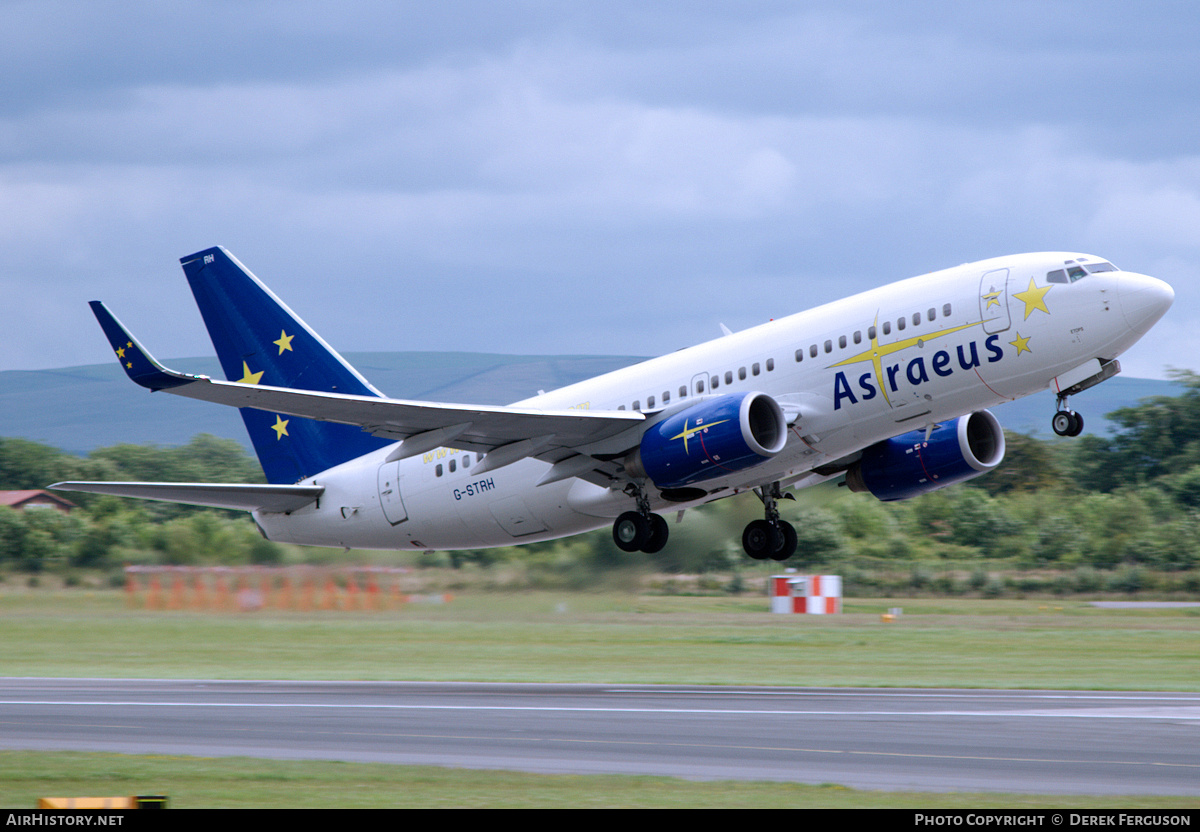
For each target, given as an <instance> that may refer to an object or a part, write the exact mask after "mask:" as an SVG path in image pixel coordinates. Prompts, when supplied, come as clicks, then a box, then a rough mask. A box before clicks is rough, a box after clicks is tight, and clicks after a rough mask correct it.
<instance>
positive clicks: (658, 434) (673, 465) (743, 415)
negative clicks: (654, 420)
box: [625, 393, 787, 489]
mask: <svg viewBox="0 0 1200 832" xmlns="http://www.w3.org/2000/svg"><path fill="white" fill-rule="evenodd" d="M786 444H787V420H786V419H785V418H784V415H783V410H782V408H780V406H779V403H778V402H777V401H775V400H774V399H773V398H771V397H770V396H768V395H767V394H765V393H729V394H726V395H724V396H717V397H715V398H711V399H706V400H704V401H702V402H700V403H699V404H696V405H693V406H692V407H689V408H687V409H686V410H681V411H679V412H678V413H676V414H674V415H673V416H670V417H668V418H666V419H664V420H663V421H661V422H659V423H658V424H656V425H654V426H652V427H651V428H649V429H648V430H647V431H646V432H645V434H643V435H642V442H641V444H640V445H639V446H638V448H637V450H635V451H633V452H632V453H630V454H629V455H628V456H627V457H626V458H625V469H626V470H627V471H628V472H629V473H630V474H632V475H633V476H635V477H641V476H646V477H649V478H650V480H651V481H652V482H653V483H654V484H655V485H656V486H658V488H660V489H674V488H682V487H684V486H686V485H690V484H691V483H694V482H700V481H702V480H710V479H713V478H715V477H722V476H725V475H726V474H730V473H733V472H735V471H741V470H743V469H745V468H749V467H751V466H754V465H758V464H759V463H760V462H763V461H764V460H767V459H770V458H771V457H773V456H775V455H776V454H777V453H779V452H780V451H782V450H783V446H784V445H786Z"/></svg>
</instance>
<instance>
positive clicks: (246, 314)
mask: <svg viewBox="0 0 1200 832" xmlns="http://www.w3.org/2000/svg"><path fill="white" fill-rule="evenodd" d="M179 262H180V263H182V264H183V271H184V273H185V274H186V275H187V279H188V283H189V284H191V287H192V294H193V295H195V297H196V305H197V306H199V307H200V314H201V315H202V316H203V317H204V324H205V326H207V327H208V334H209V336H210V337H211V338H212V342H213V346H214V347H215V348H216V350H217V357H218V358H219V359H220V361H221V367H222V369H223V370H224V371H225V377H226V378H227V379H228V380H230V381H240V382H243V383H245V384H270V385H272V386H275V387H291V388H295V389H299V390H317V391H320V392H326V393H347V394H352V395H358V396H381V395H382V394H381V393H380V392H379V391H378V390H376V389H375V388H374V387H372V386H371V384H370V383H369V382H368V381H367V380H366V379H365V378H363V377H362V376H361V375H359V373H358V371H357V370H355V369H354V368H353V367H351V366H350V365H349V364H347V363H346V361H345V359H343V358H342V357H341V356H340V355H338V354H337V352H336V351H335V350H334V349H333V348H332V347H330V346H329V345H328V344H326V343H325V341H324V340H322V338H321V336H319V335H317V333H315V332H313V330H312V329H310V328H309V326H308V324H306V323H304V321H302V320H300V318H299V317H297V316H296V314H295V313H294V312H292V310H290V309H288V307H287V305H286V304H284V303H283V301H281V300H280V299H279V298H277V297H276V296H275V294H274V293H273V292H272V291H271V290H270V289H268V288H267V287H266V286H264V285H263V284H262V283H261V282H260V281H259V279H258V278H257V277H255V276H254V275H253V274H251V273H250V272H249V271H248V270H247V269H246V267H245V266H243V265H242V264H241V263H239V262H238V261H237V260H236V259H235V258H234V257H233V255H231V254H230V253H229V252H227V251H226V250H225V249H223V248H221V247H219V246H218V247H216V248H210V249H206V250H204V251H200V252H197V253H196V254H192V255H189V256H187V257H183V258H180V261H179ZM241 414H242V421H244V422H245V423H246V430H247V431H248V432H249V433H250V441H251V442H253V443H254V450H255V452H256V453H257V454H258V461H259V463H260V464H261V465H262V468H263V473H265V474H266V477H267V480H268V481H269V482H272V483H292V482H298V481H299V480H302V479H304V478H306V477H311V476H313V475H315V474H319V473H321V472H322V471H324V470H326V469H329V468H332V467H333V466H335V465H340V464H341V463H343V462H347V461H349V460H351V459H355V458H356V457H360V456H362V455H363V454H366V453H370V452H371V451H374V450H376V449H378V448H382V447H384V446H385V445H388V444H391V442H392V440H388V439H380V438H377V437H374V436H371V435H370V434H368V433H364V432H363V431H362V430H360V429H359V428H357V427H354V426H351V425H335V424H331V423H329V422H318V421H314V420H311V419H300V418H297V417H295V416H287V417H285V416H281V415H279V414H276V413H267V412H265V411H261V410H254V409H251V408H241Z"/></svg>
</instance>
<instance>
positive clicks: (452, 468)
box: [450, 459, 458, 474]
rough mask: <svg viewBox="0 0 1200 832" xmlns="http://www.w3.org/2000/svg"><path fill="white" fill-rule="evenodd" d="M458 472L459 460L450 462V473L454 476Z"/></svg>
mask: <svg viewBox="0 0 1200 832" xmlns="http://www.w3.org/2000/svg"><path fill="white" fill-rule="evenodd" d="M457 470H458V460H457V459H452V460H450V473H451V474H453V473H454V472H455V471H457Z"/></svg>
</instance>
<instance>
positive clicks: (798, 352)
mask: <svg viewBox="0 0 1200 832" xmlns="http://www.w3.org/2000/svg"><path fill="white" fill-rule="evenodd" d="M796 360H797V361H803V360H804V348H803V347H801V348H800V349H798V350H796Z"/></svg>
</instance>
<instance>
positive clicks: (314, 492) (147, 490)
mask: <svg viewBox="0 0 1200 832" xmlns="http://www.w3.org/2000/svg"><path fill="white" fill-rule="evenodd" d="M50 488H53V489H55V490H56V491H87V492H90V493H92V494H112V495H114V496H116V497H137V498H139V499H142V500H161V501H163V502H167V503H187V504H188V505H194V506H212V507H213V508H232V509H240V510H243V511H254V510H256V509H257V510H262V511H295V510H296V509H299V508H303V507H304V506H306V505H308V504H309V503H311V502H313V501H314V500H316V499H317V498H319V497H320V496H321V495H322V494H323V493H325V487H324V486H321V485H227V484H224V483H200V482H56V483H54V485H52V486H50Z"/></svg>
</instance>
